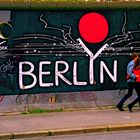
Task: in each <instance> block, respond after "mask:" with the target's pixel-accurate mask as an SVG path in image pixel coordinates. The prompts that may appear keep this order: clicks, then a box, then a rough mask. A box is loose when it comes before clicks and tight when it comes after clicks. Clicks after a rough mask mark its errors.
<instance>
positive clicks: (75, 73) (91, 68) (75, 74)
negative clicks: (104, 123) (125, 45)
mask: <svg viewBox="0 0 140 140" xmlns="http://www.w3.org/2000/svg"><path fill="white" fill-rule="evenodd" d="M78 41H79V43H80V44H81V46H82V47H83V49H84V50H85V51H86V52H87V54H88V55H89V57H90V59H89V74H88V75H89V77H88V82H87V81H78V63H77V61H74V62H73V68H72V69H73V72H72V74H73V81H70V80H69V79H67V78H66V77H65V76H64V75H65V74H66V73H67V72H69V64H68V63H67V62H66V61H62V60H59V61H56V62H55V65H54V66H55V70H54V82H43V77H47V76H49V75H50V74H51V71H49V70H47V71H43V67H44V66H47V65H51V64H52V62H51V61H40V62H39V72H38V77H37V76H36V75H35V74H34V73H33V72H34V69H35V66H34V65H33V63H31V62H30V61H23V62H20V63H19V87H20V89H23V90H25V89H30V88H33V87H34V86H35V85H36V84H37V78H38V82H39V86H40V87H46V88H47V87H53V86H59V85H60V79H61V80H62V81H64V82H65V83H66V84H67V85H70V86H72V85H75V86H85V85H87V84H88V83H89V84H91V85H93V84H94V82H95V79H94V60H95V59H96V58H97V57H98V56H99V55H100V54H101V52H102V51H103V50H104V49H105V48H106V47H107V46H108V44H105V45H104V46H103V47H102V48H101V49H100V50H99V51H98V52H97V53H96V54H95V55H93V54H92V52H91V51H90V50H89V49H88V48H87V47H86V46H85V44H84V43H83V42H82V40H81V39H78ZM25 65H29V66H30V70H28V71H23V69H24V66H25ZM60 65H64V67H65V68H64V69H63V70H59V66H60ZM104 71H106V73H107V74H108V76H109V77H110V78H111V80H112V81H113V82H117V60H114V62H113V74H112V73H111V72H110V71H109V69H108V68H107V66H106V64H105V63H104V62H103V61H100V83H104ZM26 76H30V77H31V78H32V79H33V80H32V83H30V84H28V85H27V84H26V85H24V82H23V81H24V80H23V79H24V77H26Z"/></svg>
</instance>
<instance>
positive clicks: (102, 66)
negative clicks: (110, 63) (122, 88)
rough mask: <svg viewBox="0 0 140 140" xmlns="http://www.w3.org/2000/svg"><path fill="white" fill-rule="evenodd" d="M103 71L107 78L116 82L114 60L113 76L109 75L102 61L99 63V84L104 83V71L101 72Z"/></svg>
mask: <svg viewBox="0 0 140 140" xmlns="http://www.w3.org/2000/svg"><path fill="white" fill-rule="evenodd" d="M104 69H105V71H106V72H107V74H108V75H109V77H110V78H111V79H112V81H113V82H117V61H116V60H115V61H114V69H113V70H114V71H113V73H114V74H111V73H110V71H109V70H108V68H107V66H106V64H105V63H104V62H103V61H101V62H100V82H101V83H104V71H103V70H104Z"/></svg>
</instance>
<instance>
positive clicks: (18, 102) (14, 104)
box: [0, 90, 137, 114]
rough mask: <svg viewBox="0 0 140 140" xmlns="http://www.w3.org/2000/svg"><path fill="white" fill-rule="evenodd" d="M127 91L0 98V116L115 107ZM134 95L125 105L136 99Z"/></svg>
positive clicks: (43, 94)
mask: <svg viewBox="0 0 140 140" xmlns="http://www.w3.org/2000/svg"><path fill="white" fill-rule="evenodd" d="M126 93H127V90H115V91H114V90H113V91H112V90H109V91H92V92H78V93H74V92H69V93H56V94H54V93H50V94H45V93H41V94H24V95H8V96H0V114H3V113H7V112H12V113H14V112H24V111H27V110H28V109H30V108H33V109H36V108H39V109H50V110H53V109H89V108H92V109H93V108H96V109H97V108H104V107H107V108H108V107H109V106H116V103H118V101H119V100H120V99H121V98H122V97H123V96H124V95H125V94H126ZM136 96H137V95H136V94H135V93H134V94H133V96H132V97H131V98H129V100H127V103H129V102H131V101H132V100H134V99H135V98H136Z"/></svg>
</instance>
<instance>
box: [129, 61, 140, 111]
mask: <svg viewBox="0 0 140 140" xmlns="http://www.w3.org/2000/svg"><path fill="white" fill-rule="evenodd" d="M139 62H140V60H139V59H138V61H137V63H136V66H135V67H134V69H133V73H134V74H135V75H138V78H136V83H135V90H136V93H137V96H138V97H137V98H135V99H134V100H133V101H132V102H131V103H130V104H129V105H128V106H127V107H128V109H129V111H130V112H132V108H133V106H134V105H135V104H136V103H138V102H139V106H140V64H139Z"/></svg>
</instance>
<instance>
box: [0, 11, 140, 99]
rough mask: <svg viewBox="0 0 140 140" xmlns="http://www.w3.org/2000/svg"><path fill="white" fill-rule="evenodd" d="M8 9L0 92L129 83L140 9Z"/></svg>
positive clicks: (1, 36) (1, 35) (1, 27)
mask: <svg viewBox="0 0 140 140" xmlns="http://www.w3.org/2000/svg"><path fill="white" fill-rule="evenodd" d="M2 14H3V13H0V16H2ZM6 14H7V15H8V17H9V20H8V21H7V22H6V21H4V22H3V21H2V22H1V24H0V31H1V32H0V86H1V88H0V94H1V95H11V94H36V93H57V92H79V91H99V90H116V89H120V90H121V89H125V88H126V87H127V83H126V81H125V74H126V66H127V63H128V61H129V57H130V55H131V54H132V53H134V52H137V53H139V43H140V38H139V33H140V30H139V23H140V21H139V16H140V12H139V11H131V12H130V11H96V12H95V11H11V12H7V13H6ZM5 16H6V15H5ZM2 20H3V19H2ZM27 97H28V96H27ZM17 100H20V96H18V97H17ZM52 100H53V99H52ZM52 100H51V101H52Z"/></svg>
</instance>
